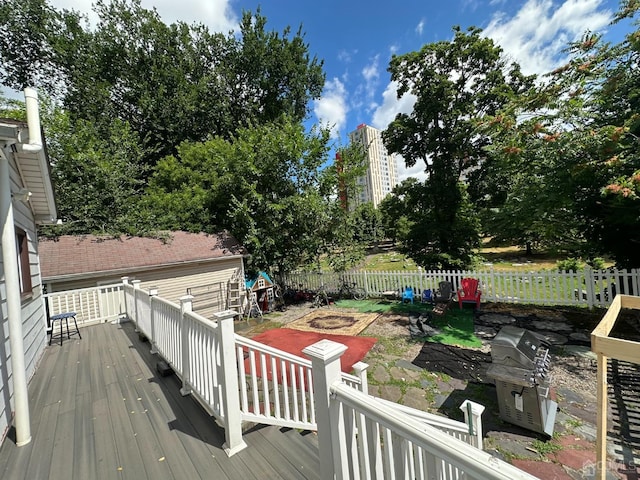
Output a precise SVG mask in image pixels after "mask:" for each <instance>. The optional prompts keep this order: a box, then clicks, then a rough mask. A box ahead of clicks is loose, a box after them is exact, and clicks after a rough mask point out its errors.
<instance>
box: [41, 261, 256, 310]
mask: <svg viewBox="0 0 640 480" xmlns="http://www.w3.org/2000/svg"><path fill="white" fill-rule="evenodd" d="M243 268H244V267H243V261H242V257H240V256H237V257H228V258H222V259H215V260H208V261H200V262H197V263H189V264H182V265H173V266H167V267H161V268H153V269H147V270H136V271H132V272H125V273H123V274H122V276H128V277H129V281H132V280H140V282H141V283H140V287H141V288H143V289H145V290H148V289H149V288H151V287H156V288H158V291H159V293H160V295H161V296H162V297H163V298H165V299H167V300H170V301H172V302H175V303H179V302H180V297H183V296H184V295H186V294H187V289H191V290H192V293H193V294H194V296H195V299H194V310H196V311H198V313H200V314H201V315H205V316H211V315H212V314H213V313H214V312H216V311H220V310H224V309H226V304H225V301H226V294H227V291H226V287H227V284H228V282H229V280H230V279H231V278H232V277H233V276H234V275H239V276H240V278H244V270H243ZM120 282H121V278H120V277H117V276H114V275H113V274H109V273H108V272H107V273H103V274H92V275H91V277H90V278H82V279H76V280H66V281H61V280H56V281H47V282H46V284H47V291H48V292H62V291H66V290H76V289H81V288H88V287H94V286H97V285H104V284H111V283H114V284H115V283H120ZM211 292H216V293H214V294H209V295H205V294H204V293H211ZM212 299H213V300H215V302H212Z"/></svg>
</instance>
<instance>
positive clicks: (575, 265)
mask: <svg viewBox="0 0 640 480" xmlns="http://www.w3.org/2000/svg"><path fill="white" fill-rule="evenodd" d="M581 268H582V265H581V262H580V259H579V258H573V257H569V258H566V259H564V260H558V270H559V271H560V272H570V271H571V272H577V271H578V270H580V269H581Z"/></svg>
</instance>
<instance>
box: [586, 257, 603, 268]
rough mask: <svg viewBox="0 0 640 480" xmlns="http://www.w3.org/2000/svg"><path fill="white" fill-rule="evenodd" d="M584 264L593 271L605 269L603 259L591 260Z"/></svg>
mask: <svg viewBox="0 0 640 480" xmlns="http://www.w3.org/2000/svg"><path fill="white" fill-rule="evenodd" d="M586 263H587V265H589V266H590V267H591V268H593V269H594V270H603V269H604V267H605V263H604V258H601V257H595V258H591V259H589V260H587V262H586Z"/></svg>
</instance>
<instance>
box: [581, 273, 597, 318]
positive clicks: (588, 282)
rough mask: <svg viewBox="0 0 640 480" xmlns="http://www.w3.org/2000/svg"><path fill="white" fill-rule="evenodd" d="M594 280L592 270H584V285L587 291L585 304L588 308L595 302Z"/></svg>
mask: <svg viewBox="0 0 640 480" xmlns="http://www.w3.org/2000/svg"><path fill="white" fill-rule="evenodd" d="M594 282H595V278H594V277H593V270H591V269H590V268H585V269H584V283H585V289H586V290H587V304H588V306H589V308H593V306H594V304H595V300H596V293H595V290H594Z"/></svg>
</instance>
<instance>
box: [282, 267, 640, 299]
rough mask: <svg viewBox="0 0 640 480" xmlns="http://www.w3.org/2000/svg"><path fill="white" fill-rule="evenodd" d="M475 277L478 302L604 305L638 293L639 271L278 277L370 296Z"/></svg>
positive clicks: (425, 272) (364, 273)
mask: <svg viewBox="0 0 640 480" xmlns="http://www.w3.org/2000/svg"><path fill="white" fill-rule="evenodd" d="M469 277H471V278H477V279H478V280H479V281H480V289H481V290H482V298H481V300H482V301H483V302H504V303H527V304H535V305H586V306H588V307H589V308H591V307H594V306H598V307H607V306H608V305H610V303H611V301H612V300H613V298H614V297H615V295H616V293H626V294H629V295H636V296H637V295H639V294H640V271H639V270H637V269H632V270H628V271H627V270H617V269H606V270H591V269H584V270H579V271H577V272H573V271H570V272H559V271H553V270H543V271H530V272H502V271H500V272H498V271H495V270H493V269H489V270H418V271H411V272H407V271H387V272H379V271H367V270H357V271H350V272H346V273H344V274H337V273H334V272H321V273H317V272H294V273H290V274H288V275H286V276H284V277H283V278H281V279H280V282H281V283H283V284H284V285H289V286H291V287H293V288H296V287H299V286H302V287H304V288H308V289H311V290H316V289H318V288H319V287H320V286H321V285H324V286H325V288H327V290H328V291H329V292H332V291H337V289H338V285H339V283H340V278H344V279H345V280H346V281H348V282H355V283H356V284H357V285H358V286H360V287H362V288H364V289H365V291H366V292H367V294H368V295H369V296H371V297H381V296H383V294H385V293H387V292H396V293H398V294H399V293H400V292H402V291H403V290H404V289H405V288H406V287H412V288H413V291H414V292H416V294H417V295H421V294H422V292H423V291H424V290H427V289H429V290H435V289H437V288H438V285H439V283H440V282H442V281H448V282H451V283H452V285H453V286H454V288H455V289H457V288H458V286H459V285H460V281H461V280H462V279H463V278H469Z"/></svg>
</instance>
